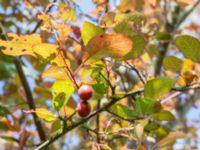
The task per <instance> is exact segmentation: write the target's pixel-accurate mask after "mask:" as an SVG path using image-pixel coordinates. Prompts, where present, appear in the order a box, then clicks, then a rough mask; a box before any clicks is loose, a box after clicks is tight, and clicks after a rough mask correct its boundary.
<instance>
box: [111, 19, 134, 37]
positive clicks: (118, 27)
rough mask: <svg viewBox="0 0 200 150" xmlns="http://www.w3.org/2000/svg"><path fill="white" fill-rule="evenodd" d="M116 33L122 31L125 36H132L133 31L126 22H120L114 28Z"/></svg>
mask: <svg viewBox="0 0 200 150" xmlns="http://www.w3.org/2000/svg"><path fill="white" fill-rule="evenodd" d="M114 30H115V32H116V33H124V34H125V35H127V36H129V37H130V36H133V35H134V34H135V33H134V31H133V29H132V28H131V26H130V25H129V24H128V23H127V22H121V23H119V24H118V25H116V26H115V28H114Z"/></svg>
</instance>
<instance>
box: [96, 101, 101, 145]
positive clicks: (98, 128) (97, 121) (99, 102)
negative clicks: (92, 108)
mask: <svg viewBox="0 0 200 150" xmlns="http://www.w3.org/2000/svg"><path fill="white" fill-rule="evenodd" d="M100 107H101V99H99V100H98V101H97V110H99V109H100ZM96 132H97V133H99V132H100V114H97V116H96ZM96 136H97V143H100V140H101V139H100V136H99V134H97V135H96Z"/></svg>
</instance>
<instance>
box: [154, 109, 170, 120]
mask: <svg viewBox="0 0 200 150" xmlns="http://www.w3.org/2000/svg"><path fill="white" fill-rule="evenodd" d="M152 117H153V119H155V120H158V121H170V120H173V119H174V115H173V114H172V113H171V112H169V111H161V112H159V113H156V114H153V115H152Z"/></svg>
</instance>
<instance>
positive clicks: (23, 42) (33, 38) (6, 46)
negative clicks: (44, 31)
mask: <svg viewBox="0 0 200 150" xmlns="http://www.w3.org/2000/svg"><path fill="white" fill-rule="evenodd" d="M8 38H9V39H10V41H3V40H0V46H1V48H2V53H3V54H5V55H11V56H20V55H32V56H35V54H34V53H33V51H32V47H33V46H34V45H37V44H40V43H41V38H40V36H39V35H38V34H31V35H17V34H14V33H8Z"/></svg>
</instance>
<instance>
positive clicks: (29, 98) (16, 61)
mask: <svg viewBox="0 0 200 150" xmlns="http://www.w3.org/2000/svg"><path fill="white" fill-rule="evenodd" d="M54 2H56V0H54V1H53V3H54ZM53 3H51V4H49V5H48V6H47V8H46V10H45V12H46V13H48V12H49V11H50V10H51V8H52V7H53ZM41 24H42V21H39V22H38V23H37V25H36V26H35V28H34V29H33V31H32V32H31V33H34V32H36V31H37V29H38V28H39V26H40V25H41ZM0 32H1V33H2V36H3V38H4V40H8V37H7V36H6V34H5V33H4V32H3V26H2V25H1V31H0ZM14 64H15V67H16V69H17V72H18V74H19V77H20V80H21V83H22V86H23V87H24V91H25V94H26V99H27V103H28V106H29V109H33V110H35V108H36V106H35V102H34V99H33V96H32V93H31V89H30V86H29V84H28V81H27V79H26V76H25V74H24V71H23V69H22V66H21V63H20V60H19V58H14ZM32 115H33V120H34V123H35V126H36V128H37V131H38V134H39V137H40V140H41V141H45V140H46V136H45V132H44V130H43V128H42V124H41V122H40V120H39V118H38V117H37V115H36V114H35V113H32Z"/></svg>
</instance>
